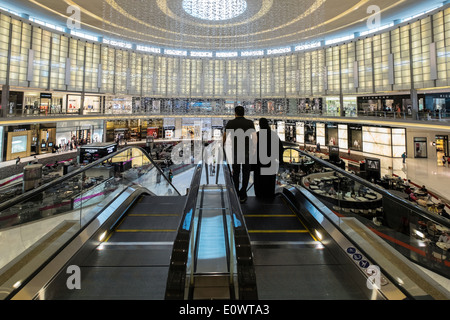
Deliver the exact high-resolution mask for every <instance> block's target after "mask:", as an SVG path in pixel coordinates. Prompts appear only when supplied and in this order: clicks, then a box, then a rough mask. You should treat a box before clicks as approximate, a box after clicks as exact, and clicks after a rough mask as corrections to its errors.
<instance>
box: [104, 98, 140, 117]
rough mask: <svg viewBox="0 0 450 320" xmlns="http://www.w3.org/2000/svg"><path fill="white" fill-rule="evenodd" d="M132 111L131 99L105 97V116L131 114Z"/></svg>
mask: <svg viewBox="0 0 450 320" xmlns="http://www.w3.org/2000/svg"><path fill="white" fill-rule="evenodd" d="M132 111H133V98H132V97H115V96H106V97H105V114H131V113H132Z"/></svg>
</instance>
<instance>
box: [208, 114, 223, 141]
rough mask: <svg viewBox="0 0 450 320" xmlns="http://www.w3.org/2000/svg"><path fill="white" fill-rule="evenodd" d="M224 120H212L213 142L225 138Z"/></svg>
mask: <svg viewBox="0 0 450 320" xmlns="http://www.w3.org/2000/svg"><path fill="white" fill-rule="evenodd" d="M223 128H224V126H223V119H222V118H212V119H211V132H212V137H211V139H213V140H220V139H222V136H223Z"/></svg>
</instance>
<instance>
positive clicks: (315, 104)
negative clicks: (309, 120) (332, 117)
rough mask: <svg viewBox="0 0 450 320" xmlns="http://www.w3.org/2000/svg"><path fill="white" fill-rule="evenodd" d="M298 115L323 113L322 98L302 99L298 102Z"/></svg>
mask: <svg viewBox="0 0 450 320" xmlns="http://www.w3.org/2000/svg"><path fill="white" fill-rule="evenodd" d="M297 108H298V113H322V108H323V99H322V98H312V99H310V98H301V99H299V100H298V107H297Z"/></svg>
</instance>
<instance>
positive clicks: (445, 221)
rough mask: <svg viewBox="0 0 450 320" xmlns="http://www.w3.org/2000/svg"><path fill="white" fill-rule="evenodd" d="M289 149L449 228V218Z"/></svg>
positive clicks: (333, 166) (328, 163) (330, 164)
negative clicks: (430, 211)
mask: <svg viewBox="0 0 450 320" xmlns="http://www.w3.org/2000/svg"><path fill="white" fill-rule="evenodd" d="M289 149H292V150H294V151H298V152H299V153H301V154H303V155H304V156H307V157H309V158H311V159H313V160H314V161H315V162H317V163H320V164H321V165H323V166H325V167H328V168H331V169H333V170H334V171H336V172H338V173H340V174H342V175H344V176H346V177H348V178H350V179H352V180H354V181H356V182H358V183H359V184H362V185H364V186H365V187H368V188H370V189H371V190H373V191H375V192H377V193H379V194H381V195H382V196H385V197H388V198H390V199H392V200H394V201H396V202H399V203H400V204H401V205H403V206H404V207H406V208H408V209H410V210H411V211H413V212H414V213H416V214H417V215H419V216H421V217H422V218H426V219H428V220H431V221H433V222H435V223H438V224H440V225H442V226H445V227H447V228H450V220H448V219H446V218H443V217H441V216H438V215H434V214H432V213H429V212H428V211H426V210H424V209H422V208H420V207H418V206H416V205H414V204H413V203H411V202H409V201H407V200H405V199H402V198H399V197H397V196H396V195H393V194H392V193H390V192H389V191H388V190H386V189H383V188H381V187H379V186H377V185H376V184H373V183H371V182H369V181H367V180H365V179H363V178H361V177H358V176H357V175H355V174H352V173H350V172H348V171H345V170H343V169H341V168H339V167H337V166H335V165H333V164H332V163H330V162H328V161H326V160H323V159H320V158H317V157H315V156H312V155H310V154H309V153H307V152H305V151H303V150H300V149H298V148H294V147H287V148H285V150H289Z"/></svg>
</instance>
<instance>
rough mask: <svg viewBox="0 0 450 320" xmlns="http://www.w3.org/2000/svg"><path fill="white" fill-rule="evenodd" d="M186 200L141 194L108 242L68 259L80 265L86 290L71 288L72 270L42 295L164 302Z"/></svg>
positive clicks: (59, 278) (106, 240)
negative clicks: (67, 282)
mask: <svg viewBox="0 0 450 320" xmlns="http://www.w3.org/2000/svg"><path fill="white" fill-rule="evenodd" d="M185 201H186V198H185V197H183V196H160V197H158V196H151V195H147V194H143V195H141V196H139V197H138V198H137V199H136V200H135V201H134V202H133V203H132V205H131V206H130V207H129V209H128V210H127V211H126V213H125V214H124V216H123V217H122V218H121V219H120V220H119V221H118V222H117V224H116V225H115V226H114V227H113V229H112V232H111V233H110V234H108V235H107V236H106V238H105V240H104V241H102V242H101V243H100V244H99V245H98V246H97V247H95V248H90V249H84V250H82V251H81V252H80V253H79V254H78V255H77V256H75V257H74V258H73V259H72V261H71V262H69V263H68V265H73V264H75V262H76V265H77V266H79V267H80V273H81V275H82V278H81V284H82V288H81V290H71V289H69V288H68V286H67V285H66V281H67V274H66V273H60V274H59V275H58V277H57V278H56V279H55V280H53V281H52V282H51V284H50V285H49V286H47V288H46V289H45V293H41V294H44V295H45V299H50V300H66V299H75V300H90V299H96V300H98V299H105V300H116V299H121V300H124V299H127V300H128V299H132V300H143V299H145V300H162V299H163V298H164V292H165V284H166V281H167V271H168V266H169V263H170V253H171V251H172V245H173V242H174V240H175V235H176V232H177V228H178V225H179V222H180V217H181V215H182V211H183V209H184V205H185Z"/></svg>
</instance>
